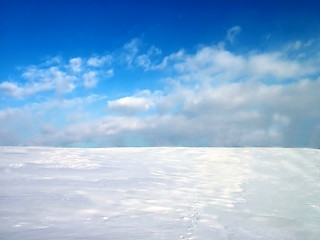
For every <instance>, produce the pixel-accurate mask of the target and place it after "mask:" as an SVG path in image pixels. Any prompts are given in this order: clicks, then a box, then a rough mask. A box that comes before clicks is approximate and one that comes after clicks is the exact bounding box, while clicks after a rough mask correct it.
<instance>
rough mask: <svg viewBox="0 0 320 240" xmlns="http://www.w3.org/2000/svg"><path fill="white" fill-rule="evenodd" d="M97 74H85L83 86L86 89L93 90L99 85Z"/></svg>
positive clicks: (92, 72)
mask: <svg viewBox="0 0 320 240" xmlns="http://www.w3.org/2000/svg"><path fill="white" fill-rule="evenodd" d="M97 83H98V79H97V72H95V71H90V72H86V73H85V74H83V84H84V86H85V87H86V88H93V87H95V86H96V85H97Z"/></svg>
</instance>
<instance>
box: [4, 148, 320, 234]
mask: <svg viewBox="0 0 320 240" xmlns="http://www.w3.org/2000/svg"><path fill="white" fill-rule="evenodd" d="M319 237H320V151H319V150H316V149H284V148H106V149H66V148H42V147H41V148H40V147H27V148H25V147H0V239H5V240H7V239H10V240H11V239H17V240H21V239H24V240H38V239H39V240H40V239H41V240H43V239H86V240H87V239H94V240H95V239H112V240H113V239H166V240H171V239H199V240H203V239H239V240H240V239H241V240H243V239H268V240H271V239H276V240H279V239H303V240H305V239H315V240H316V239H319Z"/></svg>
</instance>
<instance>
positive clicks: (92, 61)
mask: <svg viewBox="0 0 320 240" xmlns="http://www.w3.org/2000/svg"><path fill="white" fill-rule="evenodd" d="M112 59H113V57H112V56H111V55H106V56H102V57H91V58H89V59H88V60H87V64H88V66H90V67H102V66H103V65H104V64H110V63H111V62H112Z"/></svg>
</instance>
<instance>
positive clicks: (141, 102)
mask: <svg viewBox="0 0 320 240" xmlns="http://www.w3.org/2000/svg"><path fill="white" fill-rule="evenodd" d="M154 106H155V96H153V95H151V93H150V92H149V91H142V92H139V93H138V94H136V95H135V96H131V97H124V98H120V99H117V100H114V101H108V109H109V110H110V111H113V112H117V113H121V114H125V115H134V114H136V113H139V112H145V111H148V110H150V109H151V108H153V107H154Z"/></svg>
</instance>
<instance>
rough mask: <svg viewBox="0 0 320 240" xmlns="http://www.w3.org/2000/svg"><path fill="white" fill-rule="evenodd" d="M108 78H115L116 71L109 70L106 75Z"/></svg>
mask: <svg viewBox="0 0 320 240" xmlns="http://www.w3.org/2000/svg"><path fill="white" fill-rule="evenodd" d="M105 76H106V78H111V77H113V76H114V71H113V69H109V70H108V71H107V72H106V74H105Z"/></svg>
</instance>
